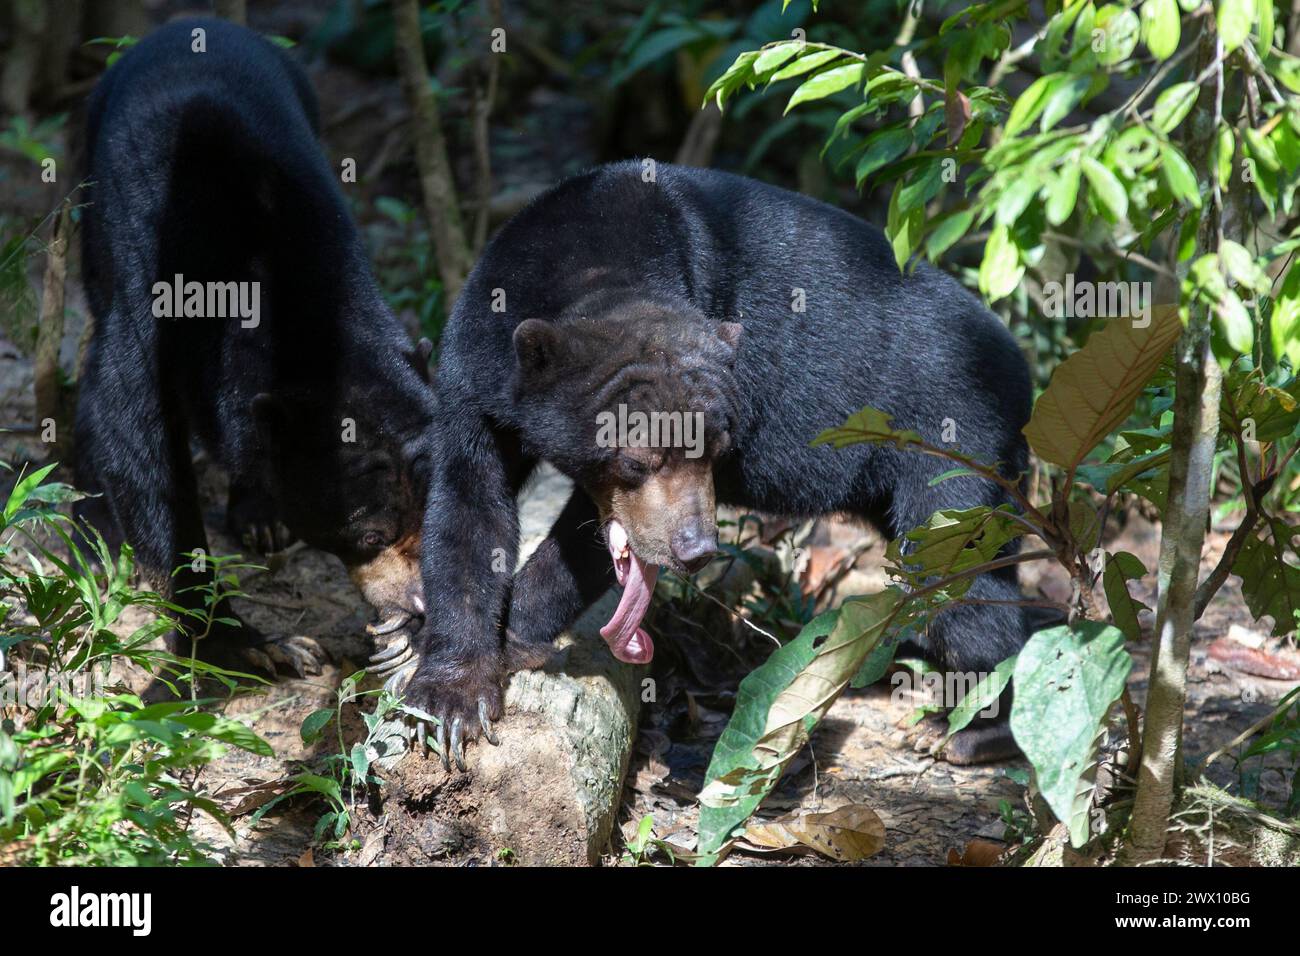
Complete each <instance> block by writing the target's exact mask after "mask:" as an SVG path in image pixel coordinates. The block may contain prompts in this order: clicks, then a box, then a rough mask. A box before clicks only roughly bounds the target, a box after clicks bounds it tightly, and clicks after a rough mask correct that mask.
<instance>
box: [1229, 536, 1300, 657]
mask: <svg viewBox="0 0 1300 956" xmlns="http://www.w3.org/2000/svg"><path fill="white" fill-rule="evenodd" d="M1268 530H1269V531H1270V532H1271V534H1270V535H1269V537H1268V538H1258V537H1255V536H1254V535H1251V536H1250V537H1249V538H1247V539H1246V543H1245V544H1244V545H1242V548H1241V552H1240V553H1239V554H1238V555H1237V560H1236V561H1234V562H1233V565H1232V573H1233V574H1235V575H1237V576H1238V577H1240V578H1241V593H1242V596H1243V597H1245V599H1246V606H1247V607H1248V608H1250V613H1251V614H1253V615H1255V619H1256V620H1258V619H1259V618H1261V617H1263V616H1264V615H1268V616H1269V617H1271V618H1273V634H1274V635H1275V636H1277V637H1283V636H1285V635H1287V634H1290V633H1291V632H1292V631H1294V630H1295V629H1296V627H1297V626H1300V568H1298V567H1296V566H1295V564H1293V563H1291V562H1288V561H1287V560H1286V556H1287V553H1288V552H1289V553H1290V555H1291V558H1292V560H1293V561H1294V559H1295V554H1296V552H1295V546H1294V543H1293V538H1294V536H1295V535H1296V534H1298V533H1300V531H1298V530H1297V529H1295V528H1291V527H1289V526H1288V525H1287V523H1286V522H1285V521H1283V520H1282V519H1281V518H1270V519H1269V521H1268Z"/></svg>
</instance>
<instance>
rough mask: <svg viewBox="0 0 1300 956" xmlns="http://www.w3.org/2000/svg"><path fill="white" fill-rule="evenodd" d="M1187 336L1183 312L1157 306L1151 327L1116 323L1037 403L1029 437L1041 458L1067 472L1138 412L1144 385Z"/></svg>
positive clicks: (1065, 366) (1067, 364)
mask: <svg viewBox="0 0 1300 956" xmlns="http://www.w3.org/2000/svg"><path fill="white" fill-rule="evenodd" d="M1181 332H1182V323H1181V322H1180V321H1179V319H1178V311H1177V309H1175V308H1173V307H1172V306H1165V307H1159V306H1158V307H1155V308H1153V309H1152V310H1151V321H1150V323H1149V324H1148V325H1147V326H1146V328H1137V327H1135V325H1134V323H1133V321H1132V320H1130V319H1123V318H1114V319H1111V320H1110V321H1109V322H1108V323H1107V324H1106V326H1105V327H1104V328H1102V329H1100V330H1099V331H1097V332H1095V333H1093V335H1092V337H1091V338H1089V339H1088V344H1087V345H1085V346H1084V347H1083V348H1081V349H1080V350H1079V351H1077V352H1075V353H1074V354H1073V355H1071V356H1070V357H1069V358H1067V359H1066V360H1065V361H1064V362H1062V363H1061V364H1060V365H1059V366H1058V367H1057V369H1056V372H1055V373H1054V374H1053V375H1052V380H1051V382H1050V383H1049V384H1048V386H1047V388H1046V390H1045V391H1044V392H1043V394H1042V395H1040V396H1039V398H1038V401H1037V402H1036V403H1035V404H1034V413H1033V415H1032V416H1031V417H1030V419H1029V424H1028V425H1026V426H1025V437H1026V438H1028V439H1029V443H1030V445H1032V446H1033V448H1034V451H1035V452H1037V453H1038V456H1039V457H1040V458H1042V459H1044V460H1046V461H1050V462H1051V463H1052V464H1054V465H1060V466H1061V467H1062V468H1065V469H1066V470H1067V471H1071V470H1073V469H1074V468H1075V467H1077V466H1078V464H1079V463H1080V462H1081V461H1083V458H1084V456H1085V455H1087V454H1088V452H1090V451H1092V449H1093V448H1095V447H1096V446H1097V443H1098V442H1100V441H1101V440H1102V439H1103V438H1105V437H1106V436H1107V435H1108V434H1110V432H1111V431H1113V430H1114V429H1115V428H1117V427H1118V426H1119V425H1121V424H1122V423H1123V421H1124V419H1126V418H1128V416H1129V413H1130V412H1132V410H1133V405H1134V403H1135V402H1136V401H1137V397H1138V395H1139V394H1140V393H1141V391H1142V387H1143V386H1144V385H1145V384H1146V383H1147V380H1148V379H1150V378H1151V376H1152V375H1153V374H1155V371H1156V369H1157V368H1159V366H1160V360H1161V359H1162V358H1164V355H1165V353H1166V352H1168V351H1169V348H1170V346H1171V345H1173V343H1174V341H1175V340H1176V339H1177V338H1178V336H1179V334H1180V333H1181Z"/></svg>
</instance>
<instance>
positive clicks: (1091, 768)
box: [1011, 621, 1133, 847]
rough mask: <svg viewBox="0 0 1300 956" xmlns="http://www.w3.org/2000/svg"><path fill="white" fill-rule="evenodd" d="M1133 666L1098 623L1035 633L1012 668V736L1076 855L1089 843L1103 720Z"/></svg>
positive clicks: (1116, 636) (1114, 635) (1120, 640)
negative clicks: (1014, 691)
mask: <svg viewBox="0 0 1300 956" xmlns="http://www.w3.org/2000/svg"><path fill="white" fill-rule="evenodd" d="M1132 666H1133V662H1132V659H1131V658H1130V657H1129V655H1128V652H1127V651H1126V650H1124V635H1123V634H1122V633H1121V632H1120V631H1119V629H1117V628H1114V627H1110V626H1108V625H1105V624H1100V623H1098V622H1095V621H1080V622H1078V623H1076V624H1075V625H1073V626H1071V627H1054V628H1051V629H1049V630H1046V631H1039V632H1038V633H1037V634H1035V635H1034V636H1033V637H1031V638H1030V639H1029V643H1027V644H1026V645H1025V646H1024V649H1023V650H1021V652H1020V655H1019V657H1018V658H1017V660H1016V665H1015V677H1014V681H1015V687H1016V699H1015V704H1014V706H1013V707H1012V708H1011V732H1012V733H1013V734H1014V735H1015V738H1016V743H1018V744H1019V745H1020V748H1021V749H1022V750H1023V751H1024V752H1025V757H1026V758H1028V760H1029V762H1030V763H1031V764H1032V765H1033V767H1034V778H1035V780H1036V781H1037V783H1038V789H1039V792H1041V793H1042V795H1043V799H1045V800H1046V801H1047V805H1048V806H1049V807H1051V808H1052V812H1053V813H1055V814H1056V816H1057V819H1059V820H1061V821H1063V822H1064V823H1066V825H1067V826H1068V827H1069V830H1070V842H1071V843H1072V844H1073V845H1074V846H1076V847H1077V846H1082V845H1083V844H1084V843H1086V842H1087V840H1088V809H1089V807H1090V806H1091V803H1092V791H1093V788H1094V785H1095V781H1096V769H1097V763H1096V761H1097V751H1098V747H1099V745H1100V743H1101V740H1102V738H1103V737H1104V734H1105V723H1106V717H1107V714H1108V713H1109V712H1110V709H1111V706H1112V705H1113V704H1114V703H1115V701H1116V700H1118V699H1119V696H1120V694H1121V693H1122V692H1123V690H1124V682H1125V680H1126V679H1127V677H1128V672H1129V670H1130V669H1131V668H1132Z"/></svg>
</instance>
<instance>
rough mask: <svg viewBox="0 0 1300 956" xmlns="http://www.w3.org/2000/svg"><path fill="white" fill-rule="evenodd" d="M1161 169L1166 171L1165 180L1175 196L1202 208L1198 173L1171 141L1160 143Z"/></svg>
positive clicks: (1163, 171) (1197, 207)
mask: <svg viewBox="0 0 1300 956" xmlns="http://www.w3.org/2000/svg"><path fill="white" fill-rule="evenodd" d="M1160 171H1161V172H1162V173H1164V176H1165V182H1166V183H1168V185H1169V191H1170V192H1171V193H1173V194H1174V198H1176V199H1181V200H1182V201H1183V202H1185V203H1188V204H1189V205H1191V206H1192V207H1193V208H1194V209H1200V208H1201V190H1200V187H1199V186H1198V185H1197V183H1196V173H1195V172H1193V171H1192V164H1191V163H1189V162H1188V161H1187V160H1186V158H1184V156H1183V154H1182V153H1181V152H1180V151H1179V149H1178V147H1177V146H1174V145H1172V144H1171V143H1161V144H1160Z"/></svg>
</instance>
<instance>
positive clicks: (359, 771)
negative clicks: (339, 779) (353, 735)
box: [351, 743, 370, 782]
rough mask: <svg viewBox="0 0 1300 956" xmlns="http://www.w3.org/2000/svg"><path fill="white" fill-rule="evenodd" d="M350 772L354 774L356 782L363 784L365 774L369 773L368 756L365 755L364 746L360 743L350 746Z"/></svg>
mask: <svg viewBox="0 0 1300 956" xmlns="http://www.w3.org/2000/svg"><path fill="white" fill-rule="evenodd" d="M351 756H352V772H353V773H354V774H356V777H357V781H358V782H364V781H365V779H366V774H367V773H369V772H370V755H369V754H367V753H366V746H365V744H362V743H355V744H353V745H352V755H351Z"/></svg>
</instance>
